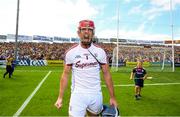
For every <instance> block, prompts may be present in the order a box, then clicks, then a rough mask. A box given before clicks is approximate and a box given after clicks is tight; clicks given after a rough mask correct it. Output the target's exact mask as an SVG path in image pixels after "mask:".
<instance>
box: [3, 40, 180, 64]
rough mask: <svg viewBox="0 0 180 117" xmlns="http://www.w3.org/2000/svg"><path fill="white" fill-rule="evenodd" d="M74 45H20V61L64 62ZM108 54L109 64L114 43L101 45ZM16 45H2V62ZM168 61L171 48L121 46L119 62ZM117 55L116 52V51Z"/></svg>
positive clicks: (178, 52)
mask: <svg viewBox="0 0 180 117" xmlns="http://www.w3.org/2000/svg"><path fill="white" fill-rule="evenodd" d="M72 45H74V43H53V44H50V43H24V42H20V43H18V56H17V57H18V59H19V60H26V59H31V60H63V58H64V55H65V52H66V50H68V49H69V48H70V47H71V46H72ZM98 45H100V46H101V47H102V48H103V49H104V50H105V51H106V53H107V56H108V58H109V62H111V61H112V57H113V49H114V48H115V47H116V44H112V43H99V44H98ZM14 51H15V43H12V42H11V43H0V60H5V58H6V55H7V54H8V53H14ZM164 52H166V53H165V55H166V56H165V57H166V60H168V61H171V47H166V49H164V47H161V46H159V47H156V46H154V47H151V48H146V47H144V46H137V45H136V46H135V45H131V46H127V45H120V46H119V61H120V62H125V61H136V60H137V58H141V59H143V60H145V61H149V62H159V61H162V59H163V57H164ZM114 53H115V51H114ZM179 55H180V46H175V61H177V62H180V57H179Z"/></svg>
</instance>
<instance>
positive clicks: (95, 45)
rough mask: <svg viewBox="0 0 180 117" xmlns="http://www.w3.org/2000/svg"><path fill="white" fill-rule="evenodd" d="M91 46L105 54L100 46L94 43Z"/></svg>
mask: <svg viewBox="0 0 180 117" xmlns="http://www.w3.org/2000/svg"><path fill="white" fill-rule="evenodd" d="M92 45H93V47H94V48H95V49H96V50H98V51H102V52H105V50H104V49H103V47H102V46H101V45H99V44H96V43H93V44H92Z"/></svg>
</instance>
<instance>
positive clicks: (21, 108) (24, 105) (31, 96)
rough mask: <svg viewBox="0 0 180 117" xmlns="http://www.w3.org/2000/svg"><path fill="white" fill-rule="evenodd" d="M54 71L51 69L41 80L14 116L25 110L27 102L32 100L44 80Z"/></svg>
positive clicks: (16, 116)
mask: <svg viewBox="0 0 180 117" xmlns="http://www.w3.org/2000/svg"><path fill="white" fill-rule="evenodd" d="M51 72H52V71H49V72H48V73H47V74H46V76H45V77H44V78H43V79H42V80H41V82H40V83H39V84H38V86H37V87H36V89H35V90H34V91H33V92H32V93H31V95H29V97H28V98H27V99H26V100H25V101H24V103H23V104H22V105H21V107H20V108H19V109H18V111H17V112H16V113H15V114H14V115H13V117H18V116H19V115H20V114H21V112H22V111H23V110H24V108H25V107H26V106H27V104H28V103H29V102H30V100H31V99H32V98H33V96H34V95H35V94H36V92H37V91H38V90H39V88H40V87H41V85H42V84H43V82H44V81H45V80H46V79H47V77H48V76H49V75H50V74H51Z"/></svg>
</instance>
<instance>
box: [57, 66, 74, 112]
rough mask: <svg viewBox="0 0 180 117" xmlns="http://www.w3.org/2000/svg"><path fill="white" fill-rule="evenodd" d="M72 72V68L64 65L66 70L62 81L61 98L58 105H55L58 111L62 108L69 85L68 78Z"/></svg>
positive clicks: (59, 97)
mask: <svg viewBox="0 0 180 117" xmlns="http://www.w3.org/2000/svg"><path fill="white" fill-rule="evenodd" d="M70 71H71V66H68V65H64V70H63V73H62V76H61V80H60V89H59V96H58V99H57V101H56V103H55V104H54V105H55V106H56V107H57V108H58V109H60V108H61V107H62V102H63V96H64V91H65V89H66V87H67V85H68V76H69V73H70Z"/></svg>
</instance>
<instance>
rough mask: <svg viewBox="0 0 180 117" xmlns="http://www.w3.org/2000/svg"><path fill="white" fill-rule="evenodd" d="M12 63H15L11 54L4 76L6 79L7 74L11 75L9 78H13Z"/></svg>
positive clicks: (7, 60) (7, 59)
mask: <svg viewBox="0 0 180 117" xmlns="http://www.w3.org/2000/svg"><path fill="white" fill-rule="evenodd" d="M12 61H13V56H12V54H11V53H10V54H9V55H8V57H7V58H6V72H5V73H4V75H3V78H5V77H6V75H7V74H9V78H11V75H12Z"/></svg>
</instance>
